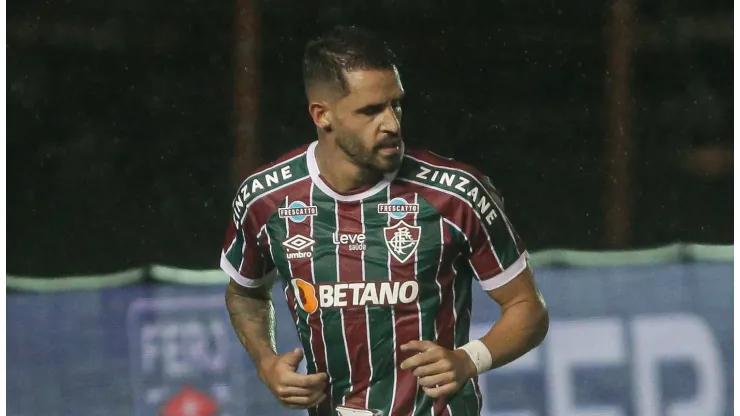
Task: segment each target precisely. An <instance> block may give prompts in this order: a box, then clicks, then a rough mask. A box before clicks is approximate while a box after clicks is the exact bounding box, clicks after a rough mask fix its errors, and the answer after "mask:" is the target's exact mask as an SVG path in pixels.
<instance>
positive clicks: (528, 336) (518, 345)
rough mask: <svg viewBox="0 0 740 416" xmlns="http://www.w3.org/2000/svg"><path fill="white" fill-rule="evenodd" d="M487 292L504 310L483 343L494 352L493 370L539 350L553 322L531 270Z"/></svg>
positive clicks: (526, 269)
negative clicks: (533, 350)
mask: <svg viewBox="0 0 740 416" xmlns="http://www.w3.org/2000/svg"><path fill="white" fill-rule="evenodd" d="M486 293H488V296H490V297H491V299H493V300H494V301H496V303H498V304H499V306H500V307H501V318H500V319H499V320H498V321H496V323H495V324H494V325H493V327H492V328H491V330H490V331H488V333H487V334H486V335H484V336H483V338H481V339H480V341H481V342H483V344H485V346H486V347H487V348H488V350H489V351H490V352H491V357H492V359H493V361H492V364H491V368H498V367H501V366H502V365H505V364H507V363H510V362H512V361H514V360H516V359H517V358H519V357H521V356H522V355H524V354H526V353H527V352H528V351H530V350H531V349H533V348H535V347H537V346H538V345H539V344H540V343H541V342H542V340H544V339H545V335H547V330H548V328H549V325H550V319H549V315H548V312H547V308H546V307H545V301H544V299H543V298H542V294H541V293H540V291H539V290H538V289H537V285H536V284H535V281H534V276H533V274H532V270H531V269H530V268H529V267H526V268H525V269H524V270H523V271H522V272H521V273H519V275H518V276H517V277H515V278H514V279H513V280H511V281H510V282H509V283H507V284H505V285H504V286H501V287H499V288H497V289H493V290H490V291H488V292H486Z"/></svg>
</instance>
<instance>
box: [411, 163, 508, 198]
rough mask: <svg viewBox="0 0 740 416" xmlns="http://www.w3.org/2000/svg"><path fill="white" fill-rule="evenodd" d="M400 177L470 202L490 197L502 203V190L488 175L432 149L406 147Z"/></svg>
mask: <svg viewBox="0 0 740 416" xmlns="http://www.w3.org/2000/svg"><path fill="white" fill-rule="evenodd" d="M398 179H399V180H401V181H406V182H410V183H414V184H416V185H417V186H422V187H424V188H426V189H429V190H431V191H434V192H438V193H440V195H441V194H445V195H448V196H455V197H457V198H459V199H462V200H465V201H467V204H468V205H478V204H481V203H483V204H488V201H489V200H492V201H496V202H497V203H498V204H499V206H502V205H503V198H502V196H501V194H500V192H499V191H498V189H497V188H496V187H495V186H494V185H493V183H492V182H491V180H490V179H489V178H488V176H486V175H484V174H483V173H482V172H481V171H479V170H478V169H476V168H475V167H473V166H471V165H469V164H467V163H463V162H460V161H458V160H455V159H452V158H448V157H444V156H440V155H438V154H436V153H434V152H431V151H429V150H417V149H411V150H409V151H407V152H406V154H405V155H404V161H403V164H402V167H401V171H400V172H399V175H398ZM481 201H483V202H481Z"/></svg>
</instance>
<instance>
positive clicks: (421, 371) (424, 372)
mask: <svg viewBox="0 0 740 416" xmlns="http://www.w3.org/2000/svg"><path fill="white" fill-rule="evenodd" d="M450 370H452V363H450V362H449V361H448V360H442V361H433V362H431V363H429V364H426V365H421V366H419V367H416V368H415V369H414V370H413V372H414V376H416V377H426V376H431V375H434V374H441V373H445V372H447V371H450Z"/></svg>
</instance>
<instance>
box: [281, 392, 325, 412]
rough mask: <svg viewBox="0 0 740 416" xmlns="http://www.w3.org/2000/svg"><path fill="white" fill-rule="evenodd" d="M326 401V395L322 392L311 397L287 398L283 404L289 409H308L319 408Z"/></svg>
mask: <svg viewBox="0 0 740 416" xmlns="http://www.w3.org/2000/svg"><path fill="white" fill-rule="evenodd" d="M325 399H326V394H325V393H323V392H322V393H319V394H314V395H311V396H293V397H286V398H285V399H282V402H283V404H284V405H286V406H289V407H293V408H299V409H307V408H311V407H315V406H318V405H319V404H320V403H321V402H323V401H324V400H325Z"/></svg>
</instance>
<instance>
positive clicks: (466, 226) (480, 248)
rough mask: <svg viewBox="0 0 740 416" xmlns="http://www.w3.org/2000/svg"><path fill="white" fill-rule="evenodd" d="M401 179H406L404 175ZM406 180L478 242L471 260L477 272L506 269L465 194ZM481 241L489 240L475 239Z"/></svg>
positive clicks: (489, 273) (485, 273) (471, 240)
mask: <svg viewBox="0 0 740 416" xmlns="http://www.w3.org/2000/svg"><path fill="white" fill-rule="evenodd" d="M401 180H402V181H403V179H401ZM404 184H405V185H408V188H409V189H411V190H413V191H414V192H417V193H418V194H419V195H421V196H422V197H423V198H424V199H425V200H426V201H427V202H428V203H429V204H431V205H432V206H433V207H434V209H436V210H437V212H439V213H440V215H442V217H444V218H445V219H447V220H448V221H450V222H451V223H452V224H454V225H455V226H457V228H459V229H460V231H462V233H463V234H464V235H465V238H466V239H467V240H468V243H471V244H473V245H474V246H475V251H474V252H473V253H471V255H470V263H471V265H472V266H473V269H474V271H475V274H476V276H478V277H481V276H483V277H491V276H496V275H498V274H499V273H501V272H502V271H503V270H502V268H501V263H499V261H498V257H497V255H496V253H495V252H494V251H493V245H492V243H491V241H490V240H489V237H488V235H487V232H486V230H485V229H484V228H483V224H482V223H481V221H480V219H478V216H477V213H476V211H475V210H474V209H473V208H472V207H471V206H470V205H468V204H467V203H466V202H465V201H464V200H462V199H461V197H458V196H457V195H453V194H451V193H446V192H444V191H442V190H441V189H438V188H435V187H432V186H431V185H420V184H418V183H413V182H408V181H404ZM480 241H484V242H485V243H484V244H481V243H479V244H475V242H480Z"/></svg>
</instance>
